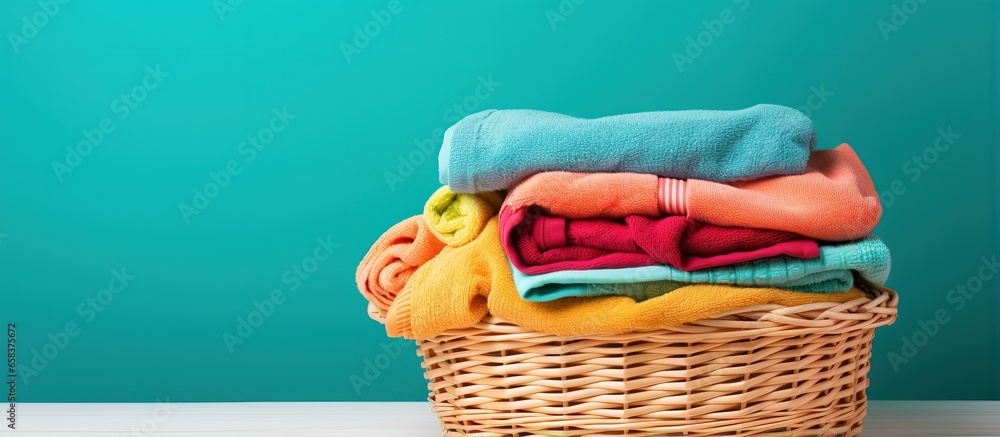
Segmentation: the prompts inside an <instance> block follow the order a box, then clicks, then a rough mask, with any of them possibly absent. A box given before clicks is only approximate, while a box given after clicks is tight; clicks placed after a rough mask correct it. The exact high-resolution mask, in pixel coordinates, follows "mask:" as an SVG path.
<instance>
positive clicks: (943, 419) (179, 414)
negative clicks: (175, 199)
mask: <svg viewBox="0 0 1000 437" xmlns="http://www.w3.org/2000/svg"><path fill="white" fill-rule="evenodd" d="M5 425H6V422H5ZM4 431H7V432H4ZM19 435H23V436H46V437H48V436H51V437H71V436H72V437H82V436H105V435H113V436H158V437H168V436H178V437H179V436H200V435H205V436H212V437H237V436H241V437H242V436H250V437H259V436H324V437H331V436H332V437H337V436H345V437H347V436H350V437H357V436H366V437H379V436H386V437H430V436H440V435H441V428H440V426H439V425H438V421H437V418H436V417H435V416H434V414H433V413H432V412H431V410H430V405H429V404H427V403H425V402H367V403H364V402H352V403H346V402H282V403H169V402H168V403H165V404H18V405H17V431H13V432H11V431H10V429H6V428H5V429H4V430H3V431H0V437H3V436H19ZM863 435H864V436H872V437H883V436H908V437H917V436H934V437H942V436H994V437H996V436H1000V402H965V401H919V402H914V401H898V402H897V401H891V402H890V401H872V402H871V403H870V405H869V408H868V417H866V418H865V421H864V432H863Z"/></svg>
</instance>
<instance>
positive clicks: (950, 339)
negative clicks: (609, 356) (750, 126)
mask: <svg viewBox="0 0 1000 437" xmlns="http://www.w3.org/2000/svg"><path fill="white" fill-rule="evenodd" d="M64 1H65V0H64ZM231 2H232V3H237V0H231ZM54 5H55V6H54ZM56 6H58V7H56ZM914 6H916V8H914ZM390 7H391V8H392V9H393V11H395V12H392V11H390V12H386V13H379V12H378V11H381V10H383V9H386V8H390ZM894 8H899V11H896V9H894ZM904 9H905V10H904ZM726 10H728V11H729V12H726ZM46 11H49V12H46ZM53 11H54V12H53ZM372 11H376V12H375V15H374V16H373V15H372ZM38 14H42V15H38ZM996 14H997V11H996V5H995V3H993V2H988V1H952V2H943V1H929V2H925V3H923V4H920V3H918V2H916V1H915V0H911V1H892V0H877V1H852V2H843V1H809V2H802V1H764V0H750V1H746V0H733V1H731V0H714V1H700V2H652V1H635V2H628V3H620V2H610V1H606V2H601V1H596V0H590V1H587V2H583V3H581V4H579V5H576V4H575V3H572V2H571V1H570V0H565V1H563V2H559V1H546V2H537V1H506V2H500V1H487V2H472V3H470V2H459V1H439V2H422V1H409V0H401V2H399V3H398V4H397V2H395V1H393V2H390V1H388V0H378V1H353V2H333V1H318V0H316V1H292V2H262V1H252V0H246V1H242V2H241V3H239V4H235V5H231V4H230V3H229V2H227V0H218V1H215V2H214V3H213V2H212V1H176V2H132V1H101V2H83V1H71V2H68V3H65V4H62V3H59V2H57V1H55V0H48V3H46V0H42V2H38V1H35V0H28V1H22V0H16V1H13V0H12V1H4V2H2V3H0V31H3V32H4V33H5V34H6V36H7V38H5V41H6V43H7V45H5V46H2V47H0V132H2V134H0V293H2V294H0V321H2V322H4V323H8V322H15V323H16V335H17V341H18V345H19V347H18V357H19V364H20V373H21V376H20V380H19V385H18V395H19V400H21V401H24V402H32V401H35V402H64V401H65V402H77V401H80V402H84V401H88V402H106V401H131V402H146V401H155V400H157V399H169V400H170V401H177V402H179V401H250V400H256V401H265V400H267V401H292V400H297V401H311V400H420V399H423V398H424V397H425V396H426V392H425V382H424V381H423V380H422V377H421V370H420V368H419V365H418V361H417V358H416V357H415V356H414V354H413V346H412V344H408V343H405V342H400V341H395V340H390V339H387V338H386V337H385V332H384V330H383V328H382V327H381V326H380V325H378V324H376V323H374V322H373V321H371V320H369V319H368V317H367V315H366V313H365V302H364V300H363V299H362V298H361V296H360V295H359V293H358V292H357V290H356V289H355V285H354V279H353V275H354V269H355V266H356V264H357V262H358V261H359V260H360V258H361V256H362V255H363V254H364V253H365V252H366V250H367V249H368V247H369V245H370V244H371V243H372V242H374V240H375V239H376V238H377V237H378V236H379V235H380V234H381V232H382V231H384V230H385V229H387V228H388V227H390V226H391V225H392V224H394V223H396V222H398V221H400V220H402V219H403V218H405V217H408V216H410V215H414V214H417V213H418V212H419V211H420V210H421V207H422V205H423V202H424V200H425V199H426V197H427V196H428V195H429V194H430V193H432V192H433V190H434V189H435V188H436V187H437V186H438V183H437V177H436V171H437V165H436V161H435V157H436V155H437V145H438V143H437V141H436V140H432V142H433V143H434V149H433V150H432V151H431V152H430V154H429V155H428V154H427V153H425V152H422V151H421V150H422V149H421V148H420V146H419V145H418V142H420V141H422V140H426V139H431V138H432V137H433V136H434V135H435V134H436V133H437V134H439V133H440V131H436V130H438V129H444V128H446V127H447V126H449V125H450V124H451V122H453V121H455V120H456V119H457V118H456V117H457V116H458V115H456V113H457V112H462V111H465V110H466V109H462V108H461V105H467V108H468V109H469V110H478V109H486V108H536V109H543V110H550V111H557V112H563V113H568V114H572V115H576V116H581V117H596V116H602V115H610V114H618V113H626V112H635V111H650V110H679V109H692V108H705V109H736V108H742V107H746V106H750V105H753V104H755V103H760V102H767V103H777V104H783V105H788V106H793V107H801V108H802V109H803V111H804V112H807V114H809V115H810V116H811V117H812V118H813V119H814V120H815V123H816V126H817V129H818V135H819V143H820V146H821V147H834V146H836V145H838V144H840V143H842V142H848V143H850V144H852V145H853V146H854V148H855V149H856V150H857V151H858V153H859V154H860V155H861V157H862V159H863V160H864V161H865V163H866V164H867V166H868V168H869V170H870V172H871V173H872V175H873V178H874V179H875V183H876V186H877V187H878V188H879V190H880V191H882V192H883V193H884V195H883V201H884V202H885V214H884V217H883V220H882V224H881V225H879V227H878V229H877V230H876V232H877V233H878V235H880V236H881V237H882V238H883V239H884V240H885V241H886V242H887V243H888V245H889V247H890V248H892V250H893V273H892V278H891V280H890V282H889V285H890V286H892V287H894V288H896V289H898V290H899V292H900V294H901V295H902V306H901V308H900V310H901V315H900V317H899V320H898V322H897V323H896V324H895V325H893V326H891V327H887V328H883V329H880V330H879V332H878V335H877V337H876V343H875V347H874V352H873V357H872V366H873V367H872V371H871V374H870V375H871V378H872V382H871V387H870V390H869V394H870V396H871V397H872V398H876V399H938V398H939V399H998V398H1000V375H998V367H1000V355H998V349H1000V348H998V335H1000V327H998V323H997V321H996V315H997V313H998V306H1000V300H998V293H997V291H996V290H997V288H998V280H993V279H986V280H979V279H973V278H976V277H978V276H977V275H979V273H980V266H982V265H984V264H983V261H982V259H983V257H986V259H987V260H990V259H991V258H992V257H994V256H995V255H996V254H997V244H996V243H997V233H996V229H997V226H996V224H997V212H996V211H997V201H996V198H997V183H996V180H997V168H998V166H997V151H996V150H997V149H996V144H997V141H996V131H995V125H996V122H995V120H996V117H997V109H996V103H997V99H996V87H995V83H994V80H995V78H996V75H997V67H996V64H995V62H996V59H997V56H996V51H995V48H996V34H995V28H996ZM720 16H721V17H723V18H725V19H726V20H727V22H722V21H721V20H720ZM373 17H379V18H380V19H381V20H382V22H386V21H387V18H386V17H388V22H387V23H386V24H384V25H381V24H377V22H375V23H376V24H370V22H372V20H374V19H375V18H373ZM32 19H34V20H35V22H36V23H44V25H41V26H36V25H28V24H25V23H26V22H27V21H31V20H32ZM24 20H27V21H24ZM715 20H720V21H718V22H715ZM706 23H707V24H706ZM366 25H367V26H368V29H369V31H370V32H371V33H376V32H375V31H376V30H377V34H376V35H375V36H374V37H370V38H368V41H365V39H364V38H360V37H359V38H358V40H357V43H358V44H357V45H355V41H354V40H355V38H356V32H357V30H356V29H355V27H358V28H359V29H362V31H363V29H364V28H365V26H366ZM33 29H34V30H33ZM711 31H715V34H716V35H713V34H712V33H711ZM699 35H700V36H699ZM688 38H691V39H690V40H688ZM699 38H700V41H699ZM692 41H693V42H692ZM345 44H350V45H352V46H354V48H350V47H346V46H345ZM355 49H356V50H355ZM345 50H346V51H345ZM680 56H687V57H688V59H683V58H681V57H680ZM687 61H691V62H687ZM157 70H159V73H157ZM489 82H492V85H490V87H489V91H488V92H486V90H487V88H486V87H485V86H484V87H483V88H480V93H479V94H480V95H479V97H476V91H477V87H479V86H480V85H481V84H482V83H489ZM123 94H127V96H126V97H124V98H123V97H122V95H123ZM484 94H488V96H486V97H483V96H484ZM456 104H458V105H460V107H459V110H458V111H456V110H455V108H454V107H455V105H456ZM275 111H277V112H278V113H281V112H287V114H288V115H283V116H282V117H278V116H277V115H275ZM101 129H103V131H100V130H101ZM948 129H951V132H952V137H950V138H951V140H950V141H945V142H942V141H941V140H938V146H939V148H940V149H944V150H943V151H940V150H938V149H935V148H934V145H935V141H936V139H937V138H938V137H939V135H940V134H939V130H943V131H944V132H946V133H947V132H948ZM95 130H96V131H95ZM98 132H100V134H99V133H98ZM954 135H958V136H957V137H954ZM248 136H254V137H257V138H256V139H254V140H253V141H255V142H256V143H257V145H258V146H260V147H259V148H258V147H255V146H254V145H253V144H250V143H249V142H247V137H248ZM81 142H91V143H97V144H96V146H93V147H92V150H90V149H89V148H88V146H87V144H83V145H80V143H81ZM242 142H247V143H246V144H241V143H242ZM67 147H70V148H71V149H73V148H77V147H80V152H86V153H82V154H83V155H86V156H79V157H77V156H75V155H72V156H67V154H68V152H67ZM914 157H918V158H916V159H917V160H919V162H918V161H915V160H914V159H915V158H914ZM932 158H933V159H932ZM404 161H405V162H406V163H407V164H402V163H401V162H404ZM60 166H64V167H60ZM227 170H228V173H225V172H227ZM387 172H390V173H394V174H395V175H396V176H399V178H398V179H397V178H395V177H389V178H387ZM213 181H217V182H216V183H217V184H218V185H216V186H217V187H218V186H220V185H224V186H222V187H220V188H219V189H215V188H212V186H211V185H212V183H213ZM894 181H895V182H894ZM206 190H207V193H206ZM892 190H895V191H896V193H895V194H890V193H891V192H892ZM197 192H200V193H201V194H197ZM201 195H205V198H201V197H199V196H201ZM182 204H184V205H186V206H187V208H184V207H182V206H181V205H182ZM195 212H196V213H195ZM318 240H319V241H318ZM328 252H329V256H328V257H327V253H328ZM314 254H315V255H319V258H325V259H324V260H318V261H317V260H314V261H315V262H314V261H310V260H309V257H310V256H312V255H314ZM307 271H308V272H311V273H307ZM984 271H985V272H990V270H989V265H987V269H986V270H984ZM118 277H121V279H116V278H118ZM977 281H980V282H981V283H982V289H981V291H979V292H977V293H971V292H969V294H968V296H965V295H962V294H960V292H959V291H957V290H956V289H955V287H956V286H957V285H959V284H969V285H972V286H975V283H976V282H977ZM109 282H110V287H111V289H113V290H117V291H118V292H117V293H113V292H111V291H110V290H109V291H103V292H102V291H101V290H103V289H107V288H108V287H109ZM124 282H127V284H124ZM275 289H278V290H281V293H282V296H280V297H279V299H278V301H279V302H280V303H278V304H277V305H274V308H273V310H269V307H268V305H269V304H265V303H262V302H265V301H266V300H267V299H269V298H270V296H271V293H272V292H273V290H275ZM953 290H955V291H953ZM258 306H259V307H261V308H263V310H262V312H266V313H269V314H270V316H269V317H265V318H257V319H254V320H253V321H254V322H255V324H256V325H257V326H256V327H255V328H253V331H252V332H249V329H248V328H247V327H242V331H238V329H239V328H241V327H240V322H239V320H240V318H243V319H245V318H247V317H248V316H250V315H251V314H253V312H254V311H255V308H257V307H258ZM98 309H100V311H98ZM942 311H943V313H942ZM936 316H938V317H939V318H940V319H941V320H947V321H946V322H942V323H938V326H937V329H932V328H934V327H933V326H932V325H933V324H931V323H929V322H927V320H933V319H934V318H935V317H936ZM67 325H69V326H67ZM924 327H926V328H924ZM922 330H926V331H928V332H925V333H924V334H920V332H922ZM227 333H229V335H231V336H230V337H227V336H226V335H227ZM931 333H932V334H933V335H929V334H931ZM243 334H246V335H243ZM234 339H237V340H234ZM913 341H916V342H917V343H919V344H921V346H920V347H916V346H912V348H908V347H907V342H910V343H912V342H913ZM892 354H898V355H896V358H894V355H892ZM390 355H392V356H390ZM899 359H903V360H905V362H902V361H900V360H899ZM369 363H372V364H369ZM374 364H379V365H381V366H382V367H384V368H383V369H381V370H378V371H377V372H376V371H375V370H376V369H375V368H371V367H369V366H371V365H374ZM366 370H367V373H366ZM352 375H353V377H352Z"/></svg>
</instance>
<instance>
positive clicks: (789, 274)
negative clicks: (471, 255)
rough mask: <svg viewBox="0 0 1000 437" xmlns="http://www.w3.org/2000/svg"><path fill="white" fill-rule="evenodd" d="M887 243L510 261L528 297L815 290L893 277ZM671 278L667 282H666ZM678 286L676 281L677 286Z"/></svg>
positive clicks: (831, 290)
mask: <svg viewBox="0 0 1000 437" xmlns="http://www.w3.org/2000/svg"><path fill="white" fill-rule="evenodd" d="M889 267H890V257H889V248H888V247H886V245H885V244H884V243H882V240H880V239H879V238H878V237H876V236H875V235H869V236H868V237H865V238H863V239H861V240H857V241H852V242H846V243H836V244H822V245H820V256H819V258H813V259H799V258H792V257H787V256H778V257H772V258H764V259H760V260H756V261H750V262H745V263H740V264H734V265H731V266H723V267H714V268H710V269H705V270H698V271H694V272H685V271H683V270H678V269H675V268H673V267H670V266H649V267H635V268H628V269H602V270H561V271H558V272H552V273H545V274H540V275H526V274H524V273H521V272H520V271H519V270H517V268H514V267H513V266H512V267H511V270H512V272H513V274H514V286H515V287H516V288H517V291H518V293H519V294H520V295H521V297H523V298H524V299H525V300H529V301H533V302H546V301H550V300H555V299H559V298H562V297H569V296H606V295H620V296H631V297H633V298H635V299H637V300H644V299H647V298H650V297H654V296H651V295H650V292H651V290H653V292H656V293H660V294H662V293H663V292H665V291H669V287H668V288H664V286H663V284H669V283H672V282H673V283H681V284H677V285H684V284H683V283H712V284H733V285H741V286H747V287H775V288H784V289H789V290H795V291H804V292H812V293H841V292H845V291H847V290H850V289H851V287H852V286H854V275H853V272H857V273H858V274H860V275H861V277H863V278H864V279H866V280H868V281H870V282H873V283H875V284H878V285H883V284H885V281H886V279H888V277H889ZM663 281H669V282H666V283H665V282H663ZM675 288H676V287H675Z"/></svg>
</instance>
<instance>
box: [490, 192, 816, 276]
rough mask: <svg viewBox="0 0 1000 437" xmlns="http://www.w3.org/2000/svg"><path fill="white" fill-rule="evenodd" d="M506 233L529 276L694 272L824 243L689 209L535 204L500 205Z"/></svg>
mask: <svg viewBox="0 0 1000 437" xmlns="http://www.w3.org/2000/svg"><path fill="white" fill-rule="evenodd" d="M500 239H501V241H502V243H503V245H504V249H505V250H506V251H507V256H508V257H509V258H510V260H511V262H512V263H513V264H514V267H516V268H517V269H518V270H520V271H521V272H524V273H526V274H529V275H536V274H541V273H550V272H555V271H559V270H589V269H615V268H629V267H642V266H651V265H657V264H666V265H670V266H673V267H676V268H678V269H680V270H686V271H692V270H699V269H706V268H709V267H718V266H724V265H730V264H736V263H740V262H744V261H752V260H755V259H760V258H766V257H771V256H778V255H788V256H792V257H796V258H816V257H818V256H819V245H818V244H817V243H816V241H814V240H810V239H807V238H805V237H802V236H800V235H797V234H793V233H789V232H783V231H773V230H765V229H750V228H730V227H722V226H715V225H709V224H704V223H698V222H695V221H693V220H690V219H688V218H685V217H683V216H667V217H659V218H651V217H645V216H641V215H629V216H627V217H625V219H624V220H604V219H572V220H567V219H565V218H562V217H555V216H551V215H546V214H545V213H544V212H542V210H541V209H539V208H537V207H531V208H522V209H520V210H517V211H514V212H511V210H510V209H509V208H504V209H503V210H501V212H500Z"/></svg>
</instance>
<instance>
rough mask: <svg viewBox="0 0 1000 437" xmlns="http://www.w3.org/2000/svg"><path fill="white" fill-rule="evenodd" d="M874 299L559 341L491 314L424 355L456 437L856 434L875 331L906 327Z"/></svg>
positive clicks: (753, 311) (886, 293) (884, 296)
mask: <svg viewBox="0 0 1000 437" xmlns="http://www.w3.org/2000/svg"><path fill="white" fill-rule="evenodd" d="M875 288H876V290H874V291H872V290H869V291H871V293H870V296H869V297H868V298H862V299H856V300H853V301H851V302H846V303H842V304H837V303H816V304H809V305H802V306H797V307H782V306H779V305H762V306H756V307H751V308H744V309H742V310H740V311H737V312H733V313H728V314H722V315H719V316H717V317H714V318H711V319H705V320H701V321H698V322H695V323H691V324H687V325H683V326H677V327H671V328H664V329H660V330H656V331H649V332H637V333H630V334H621V335H592V336H586V337H561V336H555V335H548V334H543V333H539V332H535V331H529V330H526V329H523V328H521V327H519V326H517V325H514V324H510V323H507V322H504V321H502V320H499V319H496V318H493V317H489V316H488V317H487V318H485V319H484V320H483V321H481V322H480V323H479V324H477V325H475V326H473V327H470V328H465V329H457V330H451V331H447V332H445V333H442V334H441V335H439V336H437V337H435V338H434V339H433V340H429V341H422V342H419V349H418V352H417V353H418V354H419V355H421V356H422V357H423V366H424V369H425V376H426V378H427V380H428V381H429V384H428V388H429V389H430V396H429V400H430V401H431V403H432V404H433V409H434V411H435V413H437V415H438V416H439V417H440V418H441V421H442V424H443V427H444V431H445V434H446V435H449V436H452V435H455V436H458V435H461V436H465V435H470V436H509V435H544V436H557V435H558V436H578V435H587V436H597V435H607V436H623V435H624V436H688V437H695V436H722V435H741V436H749V435H753V436H817V435H822V436H836V435H852V436H853V435H858V434H859V433H860V430H861V420H862V418H863V417H864V415H865V406H866V398H865V388H866V387H867V386H868V379H867V374H868V370H869V358H870V357H871V341H872V338H873V336H874V329H875V328H876V327H878V326H882V325H886V324H889V323H892V322H893V321H894V320H895V316H896V302H897V296H896V294H895V292H893V291H892V290H889V289H885V288H881V287H875ZM373 316H375V315H374V314H373Z"/></svg>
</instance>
